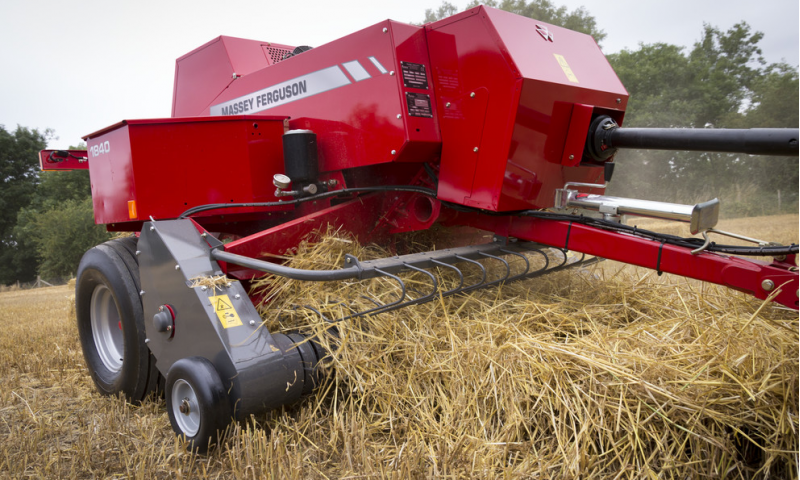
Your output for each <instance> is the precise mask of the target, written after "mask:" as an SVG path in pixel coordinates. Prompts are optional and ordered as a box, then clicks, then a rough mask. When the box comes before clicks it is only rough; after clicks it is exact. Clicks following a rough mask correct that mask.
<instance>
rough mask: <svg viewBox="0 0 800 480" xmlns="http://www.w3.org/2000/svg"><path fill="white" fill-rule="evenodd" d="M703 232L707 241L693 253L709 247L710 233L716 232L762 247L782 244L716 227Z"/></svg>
mask: <svg viewBox="0 0 800 480" xmlns="http://www.w3.org/2000/svg"><path fill="white" fill-rule="evenodd" d="M701 233H702V235H703V238H704V239H705V242H704V243H703V245H702V246H701V247H700V248H698V249H696V250H692V255H697V254H698V253H701V252H702V251H703V250H705V249H706V248H708V246H709V245H710V244H711V239H710V238H708V234H709V233H716V234H718V235H725V236H726V237H731V238H736V239H739V240H744V241H745V242H750V243H755V244H757V245H758V246H760V247H779V246H781V244H780V243H777V242H767V241H764V240H758V239H756V238H750V237H745V236H744V235H739V234H738V233H731V232H724V231H722V230H717V229H715V228H709V229H706V230H703V231H702V232H701Z"/></svg>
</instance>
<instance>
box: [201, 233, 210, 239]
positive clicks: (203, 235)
mask: <svg viewBox="0 0 800 480" xmlns="http://www.w3.org/2000/svg"><path fill="white" fill-rule="evenodd" d="M200 236H201V237H203V238H206V237H207V236H208V234H207V233H206V232H203V233H201V234H200Z"/></svg>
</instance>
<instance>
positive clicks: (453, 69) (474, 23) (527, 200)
mask: <svg viewBox="0 0 800 480" xmlns="http://www.w3.org/2000/svg"><path fill="white" fill-rule="evenodd" d="M426 29H427V31H428V42H429V50H430V57H431V63H432V64H433V65H434V82H435V84H436V92H437V100H438V102H439V111H440V112H441V114H440V115H441V118H442V121H441V125H442V141H443V146H442V164H441V172H440V184H439V197H440V198H441V199H443V200H449V201H452V202H456V203H462V204H465V205H470V206H474V207H479V208H483V209H487V210H495V211H496V210H500V211H508V210H515V209H523V208H543V207H550V206H552V203H553V193H554V190H555V189H556V188H560V187H562V186H563V185H564V183H565V182H568V181H579V182H592V183H596V182H600V183H602V168H601V167H600V166H580V165H579V164H580V156H581V153H582V151H583V139H584V138H585V134H586V132H585V129H586V127H588V123H587V116H586V115H585V113H586V109H587V108H588V109H589V111H590V112H593V113H594V114H597V113H599V112H603V113H606V114H610V115H612V117H614V118H616V119H617V120H618V121H621V120H622V115H623V112H624V108H625V105H626V103H627V93H626V92H625V89H624V88H623V86H622V84H621V83H620V81H619V79H618V78H617V76H616V75H615V74H614V72H613V71H612V70H611V67H610V66H609V64H608V62H607V61H606V59H605V57H604V56H603V53H602V52H601V51H600V49H599V48H598V47H597V44H596V43H595V42H594V40H593V39H592V38H591V37H589V36H587V35H584V34H580V33H576V32H572V31H569V30H566V29H563V28H560V27H556V26H553V25H549V24H545V23H543V22H538V21H536V20H531V19H529V18H525V17H520V16H517V15H513V14H511V13H508V12H504V11H501V10H495V9H491V8H485V7H476V8H473V9H470V10H468V11H466V12H463V13H461V14H459V15H455V16H453V17H450V18H447V19H444V20H442V21H440V22H437V23H433V24H430V25H428V26H426ZM576 105H580V106H581V109H579V113H580V114H579V115H578V116H577V117H575V118H573V117H574V113H575V107H576ZM590 117H591V114H590V115H589V118H590ZM581 130H584V131H583V132H582V133H581ZM568 132H570V134H571V135H570V137H569V138H568V137H567V134H568ZM567 149H568V150H569V151H567ZM569 155H573V158H572V159H569ZM564 157H566V159H567V162H564V163H563V164H562V158H564ZM567 164H569V166H567Z"/></svg>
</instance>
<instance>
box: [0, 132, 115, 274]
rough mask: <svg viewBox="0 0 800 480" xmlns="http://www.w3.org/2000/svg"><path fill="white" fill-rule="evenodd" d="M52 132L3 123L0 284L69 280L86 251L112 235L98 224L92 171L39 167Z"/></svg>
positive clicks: (0, 152) (0, 154)
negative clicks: (10, 128)
mask: <svg viewBox="0 0 800 480" xmlns="http://www.w3.org/2000/svg"><path fill="white" fill-rule="evenodd" d="M51 135H52V132H51V131H49V130H46V131H44V132H39V131H38V130H36V129H28V128H25V127H17V129H16V130H15V131H13V132H9V131H8V130H6V128H5V126H3V125H0V179H2V188H0V262H2V263H1V264H2V268H0V284H4V285H8V284H11V283H14V282H17V281H19V282H29V281H32V280H34V279H35V278H36V276H37V275H41V276H42V277H43V278H45V279H47V280H53V279H65V278H68V277H69V276H71V275H74V274H75V271H76V270H77V267H78V262H79V261H80V258H81V256H82V255H83V253H84V252H85V251H86V250H88V249H89V248H91V247H92V246H94V245H97V244H98V243H102V242H103V241H105V240H107V239H108V238H109V234H108V233H107V232H106V230H105V228H104V227H103V226H99V225H95V224H94V216H93V211H92V199H91V188H90V184H89V171H88V170H76V171H64V172H42V171H41V170H40V169H39V161H38V158H39V156H38V153H39V150H42V149H44V148H45V147H46V145H47V140H48V138H49V137H50V136H51ZM70 148H75V147H70Z"/></svg>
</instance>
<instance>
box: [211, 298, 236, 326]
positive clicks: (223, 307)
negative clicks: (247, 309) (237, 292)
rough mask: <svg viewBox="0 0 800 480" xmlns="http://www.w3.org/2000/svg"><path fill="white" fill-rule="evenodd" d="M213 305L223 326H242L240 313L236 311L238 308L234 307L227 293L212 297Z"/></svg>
mask: <svg viewBox="0 0 800 480" xmlns="http://www.w3.org/2000/svg"><path fill="white" fill-rule="evenodd" d="M211 306H212V307H214V311H215V312H217V318H219V321H220V323H221V324H222V328H231V327H241V326H242V320H241V319H240V318H239V314H238V313H236V309H234V308H233V304H232V303H231V299H230V298H228V296H227V295H217V296H215V297H211Z"/></svg>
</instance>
